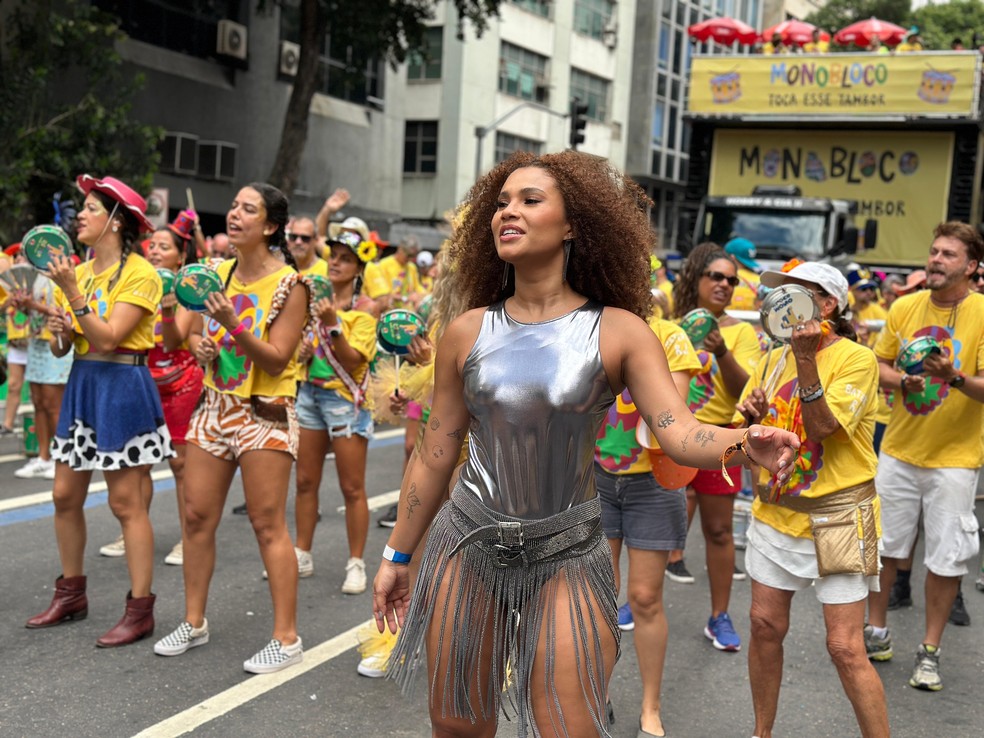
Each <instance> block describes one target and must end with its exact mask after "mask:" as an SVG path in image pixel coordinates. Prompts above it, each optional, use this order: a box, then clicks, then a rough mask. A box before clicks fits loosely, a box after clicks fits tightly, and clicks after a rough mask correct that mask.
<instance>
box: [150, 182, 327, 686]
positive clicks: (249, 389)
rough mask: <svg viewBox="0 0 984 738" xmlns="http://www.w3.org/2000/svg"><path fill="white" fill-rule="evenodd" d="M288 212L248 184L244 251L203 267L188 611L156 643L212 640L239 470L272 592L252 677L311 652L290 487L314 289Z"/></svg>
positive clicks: (234, 214) (240, 208) (236, 205)
mask: <svg viewBox="0 0 984 738" xmlns="http://www.w3.org/2000/svg"><path fill="white" fill-rule="evenodd" d="M287 213H288V201H287V197H286V196H285V195H284V194H283V193H282V192H281V191H280V190H278V189H277V188H276V187H273V186H271V185H268V184H265V183H261V182H253V183H252V184H249V185H247V186H245V187H243V188H242V189H240V190H239V192H238V193H237V194H236V197H235V199H234V200H233V201H232V205H231V207H230V209H229V212H228V213H227V214H226V231H227V233H228V234H229V241H230V242H231V243H232V245H233V246H235V248H236V255H237V257H236V259H233V260H229V261H225V262H222V263H221V264H220V265H219V266H218V269H217V275H204V274H202V282H203V283H206V281H207V280H206V277H207V279H210V280H214V282H213V285H214V289H212V288H210V289H209V291H208V293H207V294H204V295H203V296H201V297H199V298H197V299H201V301H202V302H201V303H200V304H195V305H194V307H195V308H196V309H201V310H203V311H204V312H205V313H207V315H208V320H206V321H204V326H203V325H202V322H203V321H202V320H201V319H198V320H197V321H196V323H197V325H195V326H194V327H193V329H192V332H193V333H199V332H200V331H201V330H202V328H204V337H203V338H202V339H201V340H200V341H199V342H198V344H197V346H195V351H194V353H195V356H196V357H197V358H198V360H199V361H200V362H201V363H203V364H204V365H205V381H204V384H205V389H204V391H203V393H202V396H201V398H200V400H199V403H198V407H197V408H196V409H195V411H194V413H193V415H192V417H191V422H190V425H189V428H188V434H187V442H188V450H187V461H186V463H185V479H186V480H187V486H186V488H185V521H184V530H183V539H182V542H183V549H184V583H185V616H184V621H183V622H182V623H181V624H180V625H178V627H177V628H176V629H175V630H174V631H173V632H172V633H170V635H168V636H166V637H164V638H162V639H161V640H159V641H158V642H157V643H156V644H155V645H154V652H155V653H156V654H158V655H160V656H178V655H180V654H183V653H184V652H185V651H187V650H188V649H189V648H195V647H198V646H202V645H205V644H206V643H208V639H209V630H208V622H207V620H206V619H205V607H206V604H207V600H208V590H209V585H210V583H211V580H212V573H213V570H214V568H215V531H216V528H217V527H218V524H219V521H220V519H221V516H222V508H223V506H224V505H225V500H226V496H227V495H228V494H229V486H230V484H231V483H232V479H233V475H234V474H235V473H236V471H237V469H238V470H240V471H241V472H242V480H243V491H244V493H245V496H246V507H247V510H248V513H249V518H250V523H252V526H253V532H254V534H255V535H256V541H257V543H258V544H259V548H260V555H261V557H262V558H263V563H264V564H265V565H266V569H267V571H268V572H269V579H270V595H271V598H272V600H273V634H272V638H271V640H270V642H269V643H268V644H267V645H266V646H265V647H264V648H262V649H261V650H260V651H258V652H257V653H256V654H255V655H254V656H253V657H252V658H250V659H248V660H246V661H245V662H244V663H243V669H244V670H246V671H248V672H251V673H255V674H265V673H270V672H275V671H279V670H280V669H283V668H285V667H287V666H290V665H291V664H295V663H298V662H300V661H301V660H302V658H303V651H302V644H301V639H300V637H299V636H298V635H297V558H296V557H295V556H294V550H293V546H292V545H291V540H290V533H289V532H288V530H287V492H288V486H289V484H290V470H291V466H292V464H293V462H294V458H295V457H296V456H297V440H298V429H297V415H296V413H295V411H294V394H295V392H296V367H295V361H294V356H295V353H296V350H297V345H298V343H300V340H301V333H302V330H303V328H304V324H305V322H306V321H307V314H308V291H307V288H306V286H305V285H304V284H303V283H302V281H301V277H300V275H299V274H298V273H297V270H296V268H295V266H294V259H293V257H292V256H291V254H290V252H289V251H288V250H287V246H286V243H285V242H284V230H285V228H286V226H287ZM284 262H286V263H284ZM189 268H190V267H186V270H187V269H189ZM198 271H199V273H200V274H201V272H200V270H198ZM179 277H180V275H179ZM181 282H182V279H181V278H179V280H178V287H176V289H180V288H181ZM182 297H183V293H182V292H179V293H178V298H179V299H182Z"/></svg>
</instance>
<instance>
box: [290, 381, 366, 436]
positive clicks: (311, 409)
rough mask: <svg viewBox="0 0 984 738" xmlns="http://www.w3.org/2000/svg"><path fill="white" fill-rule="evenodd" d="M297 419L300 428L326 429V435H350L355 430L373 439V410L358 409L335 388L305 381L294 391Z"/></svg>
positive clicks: (358, 434) (360, 434)
mask: <svg viewBox="0 0 984 738" xmlns="http://www.w3.org/2000/svg"><path fill="white" fill-rule="evenodd" d="M297 421H298V423H299V424H300V426H301V428H302V429H303V430H318V431H328V437H329V438H339V437H341V438H351V437H352V434H353V433H354V434H355V435H357V436H362V437H363V438H365V439H367V440H370V441H371V440H372V413H370V412H369V411H368V410H367V409H366V407H365V406H364V405H363V406H362V407H360V408H359V409H358V410H356V409H355V405H353V404H352V401H351V400H346V399H345V398H344V397H342V395H341V394H339V392H338V390H331V389H321V388H320V387H315V386H314V385H313V384H311V383H310V382H304V383H303V384H302V385H301V389H300V390H299V391H298V393H297Z"/></svg>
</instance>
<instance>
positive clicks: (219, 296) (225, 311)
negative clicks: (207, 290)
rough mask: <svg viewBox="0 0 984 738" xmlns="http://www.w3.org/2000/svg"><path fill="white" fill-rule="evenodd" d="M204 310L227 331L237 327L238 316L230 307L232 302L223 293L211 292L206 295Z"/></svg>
mask: <svg viewBox="0 0 984 738" xmlns="http://www.w3.org/2000/svg"><path fill="white" fill-rule="evenodd" d="M205 310H206V312H207V313H208V314H209V315H210V316H211V317H212V318H214V319H215V320H216V321H218V323H219V325H221V326H222V327H223V328H225V329H226V330H227V331H232V330H233V329H234V328H235V327H236V326H237V325H239V315H238V314H237V313H236V309H235V308H234V307H233V305H232V300H230V299H229V298H228V297H226V296H225V293H223V292H213V293H212V294H210V295H208V296H207V297H206V298H205Z"/></svg>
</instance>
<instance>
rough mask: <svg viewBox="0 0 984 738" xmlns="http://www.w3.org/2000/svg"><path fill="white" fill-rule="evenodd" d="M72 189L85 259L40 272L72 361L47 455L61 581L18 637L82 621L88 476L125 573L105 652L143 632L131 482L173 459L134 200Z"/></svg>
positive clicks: (148, 629)
mask: <svg viewBox="0 0 984 738" xmlns="http://www.w3.org/2000/svg"><path fill="white" fill-rule="evenodd" d="M77 183H78V186H79V188H80V189H81V190H82V191H83V192H84V193H85V196H86V197H85V203H84V205H83V208H82V211H81V212H80V213H79V216H78V240H79V242H80V243H82V244H83V245H85V246H87V247H89V248H90V249H91V250H92V254H93V257H92V259H91V260H90V261H87V262H84V263H82V264H80V265H79V266H77V267H73V266H72V264H71V262H70V261H69V260H68V259H67V258H64V257H55V258H54V259H53V260H52V262H51V263H50V264H49V267H48V276H50V278H51V279H52V281H53V282H54V283H55V284H56V285H57V287H58V290H57V291H56V300H57V302H58V305H59V307H58V308H52V309H51V311H50V312H49V318H48V328H49V330H50V331H51V333H52V334H53V337H52V339H51V350H52V353H54V354H55V355H56V356H64V355H65V354H67V353H68V352H69V351H72V350H73V349H74V351H75V361H74V363H73V365H72V371H71V374H70V375H69V379H68V384H67V385H66V387H65V393H64V397H63V400H62V409H61V413H60V416H59V420H58V428H57V429H56V431H55V438H54V447H53V449H52V452H51V455H52V458H54V460H55V462H56V466H55V485H54V490H53V498H54V503H55V534H56V536H57V538H58V550H59V554H60V556H61V564H62V576H60V577H58V580H57V581H56V582H55V595H54V599H53V600H52V602H51V606H50V607H49V608H48V609H47V610H45V611H44V612H43V613H41V614H39V615H36V616H35V617H33V618H31V619H30V620H28V622H27V627H28V628H45V627H48V626H52V625H58V624H59V623H62V622H65V621H67V620H81V619H83V618H85V617H86V616H87V614H88V601H87V599H86V593H85V590H86V578H85V576H84V574H83V567H82V564H83V554H84V552H85V541H86V530H85V516H84V514H83V509H82V508H83V504H84V503H85V498H86V494H87V492H88V488H89V480H90V478H91V477H92V472H93V471H94V470H97V469H98V470H100V471H102V472H103V476H104V477H105V478H106V483H107V485H108V487H109V507H110V509H111V510H112V511H113V514H114V515H115V516H116V517H117V519H118V520H119V521H120V525H121V526H122V528H123V537H124V540H125V541H126V558H127V566H128V569H129V573H130V592H129V594H127V598H126V612H125V614H124V616H123V618H122V619H121V620H120V622H119V623H117V625H116V626H115V627H113V628H112V629H111V630H110V631H109V632H107V633H106V634H105V635H103V636H102V637H101V638H100V639H99V640H98V641H96V645H98V646H102V647H112V646H122V645H125V644H127V643H132V642H133V641H136V640H139V639H141V638H145V637H146V636H148V635H150V634H151V633H153V632H154V600H155V597H154V595H153V593H152V592H151V580H152V578H153V568H154V567H153V553H154V534H153V531H152V530H151V526H150V518H149V517H148V515H147V500H146V499H144V493H143V491H142V487H141V480H142V478H143V477H144V475H146V474H147V471H148V467H149V466H150V465H152V464H155V463H157V462H159V461H162V460H164V459H165V458H167V457H170V456H172V455H173V454H174V451H173V450H172V448H171V437H170V434H169V433H168V430H167V426H166V425H165V423H164V412H163V410H162V408H161V401H160V397H159V396H158V394H157V389H156V388H155V386H154V380H153V379H152V378H151V376H150V372H149V370H148V369H147V352H148V350H150V349H151V348H153V346H154V321H155V318H156V313H157V305H158V303H159V302H160V300H161V292H162V289H161V280H160V277H158V276H157V272H156V271H154V268H153V267H152V266H151V265H150V264H148V263H147V262H146V261H145V260H144V258H143V257H142V256H139V255H138V254H136V253H134V246H135V244H136V241H137V237H138V236H139V234H140V233H141V231H152V230H153V227H152V226H151V225H150V222H149V221H148V220H147V218H146V216H145V215H144V211H145V210H146V203H145V202H144V199H143V198H142V197H140V196H139V195H138V194H137V193H136V192H134V191H133V190H132V189H130V188H129V187H127V186H126V185H125V184H123V183H122V182H120V181H119V180H117V179H114V178H112V177H105V178H104V179H96V178H94V177H92V176H90V175H87V174H84V175H82V176H80V177H79V178H78V180H77ZM121 387H125V388H126V391H125V392H120V391H119V389H120V388H121Z"/></svg>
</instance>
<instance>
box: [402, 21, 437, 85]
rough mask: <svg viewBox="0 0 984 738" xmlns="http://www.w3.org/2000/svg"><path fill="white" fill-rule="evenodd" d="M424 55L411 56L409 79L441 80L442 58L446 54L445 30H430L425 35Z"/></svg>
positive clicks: (434, 28) (408, 70) (408, 68)
mask: <svg viewBox="0 0 984 738" xmlns="http://www.w3.org/2000/svg"><path fill="white" fill-rule="evenodd" d="M424 42H425V44H426V45H425V48H424V51H423V53H413V54H410V58H409V65H408V66H407V79H440V78H441V58H442V56H443V54H444V29H443V28H441V27H440V26H438V27H431V28H428V29H427V31H426V32H425V34H424Z"/></svg>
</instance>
